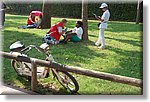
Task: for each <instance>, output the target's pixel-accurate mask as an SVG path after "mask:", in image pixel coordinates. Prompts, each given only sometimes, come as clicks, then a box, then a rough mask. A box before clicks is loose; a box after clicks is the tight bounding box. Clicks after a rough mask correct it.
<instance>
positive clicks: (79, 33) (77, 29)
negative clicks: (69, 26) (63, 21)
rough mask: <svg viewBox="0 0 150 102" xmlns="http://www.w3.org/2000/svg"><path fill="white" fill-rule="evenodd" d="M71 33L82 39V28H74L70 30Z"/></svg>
mask: <svg viewBox="0 0 150 102" xmlns="http://www.w3.org/2000/svg"><path fill="white" fill-rule="evenodd" d="M72 33H76V34H77V36H78V37H79V38H80V39H82V34H83V29H82V27H79V28H77V27H75V28H74V29H73V30H72Z"/></svg>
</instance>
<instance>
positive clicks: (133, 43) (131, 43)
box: [105, 37, 143, 47]
mask: <svg viewBox="0 0 150 102" xmlns="http://www.w3.org/2000/svg"><path fill="white" fill-rule="evenodd" d="M105 38H106V39H111V40H116V41H119V42H121V43H125V44H130V45H133V46H137V47H140V46H141V47H142V45H143V43H142V41H141V42H140V41H135V40H124V39H118V38H111V37H105Z"/></svg>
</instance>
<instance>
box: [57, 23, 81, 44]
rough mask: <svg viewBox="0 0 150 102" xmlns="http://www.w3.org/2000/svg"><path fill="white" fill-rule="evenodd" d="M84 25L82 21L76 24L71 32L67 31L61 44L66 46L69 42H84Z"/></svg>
mask: <svg viewBox="0 0 150 102" xmlns="http://www.w3.org/2000/svg"><path fill="white" fill-rule="evenodd" d="M82 25H83V23H82V22H81V21H77V22H76V27H75V28H74V29H72V30H70V31H67V32H66V33H65V35H64V39H63V40H61V41H60V43H64V44H66V43H67V41H68V40H70V41H72V42H79V41H81V40H82V35H83V28H82Z"/></svg>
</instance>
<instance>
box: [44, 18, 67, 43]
mask: <svg viewBox="0 0 150 102" xmlns="http://www.w3.org/2000/svg"><path fill="white" fill-rule="evenodd" d="M67 22H68V21H67V20H66V19H62V21H61V22H58V23H56V24H54V25H53V26H52V27H51V28H50V30H49V31H48V32H47V34H46V36H45V37H44V38H43V42H46V43H48V44H58V43H59V40H60V37H61V35H63V34H64V32H65V31H64V30H63V29H64V26H65V25H66V23H67Z"/></svg>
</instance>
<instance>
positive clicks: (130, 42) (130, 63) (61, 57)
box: [3, 14, 143, 95]
mask: <svg viewBox="0 0 150 102" xmlns="http://www.w3.org/2000/svg"><path fill="white" fill-rule="evenodd" d="M26 18H27V16H22V15H10V14H7V15H6V22H5V28H4V31H3V32H4V33H3V39H4V41H3V51H6V52H9V46H10V45H11V43H13V42H15V41H17V40H20V41H22V42H23V43H24V44H25V45H26V46H27V45H30V44H35V45H37V46H39V45H40V44H41V43H42V41H41V38H42V37H43V36H44V35H45V33H46V32H47V31H48V29H42V30H41V29H18V28H17V26H20V25H25V22H26ZM60 20H61V18H52V24H54V23H55V22H57V21H60ZM68 20H69V22H68V24H67V27H69V28H70V29H72V28H73V27H74V25H75V22H76V21H77V20H78V19H68ZM141 28H142V25H141V24H139V25H136V24H135V23H134V22H118V21H111V22H109V24H108V29H107V30H106V31H105V40H106V49H105V50H100V49H97V47H95V46H94V42H95V41H96V40H97V38H98V33H99V30H98V28H97V21H95V20H89V31H88V33H89V41H88V42H85V41H83V42H79V43H72V42H69V43H68V44H66V45H56V46H51V50H50V52H51V54H52V55H53V56H54V58H55V60H56V61H57V62H59V63H62V64H66V65H71V66H79V67H82V68H85V69H91V70H95V71H101V72H108V73H112V74H117V75H122V76H127V77H133V78H138V79H142V77H143V76H142V72H143V64H142V63H143V62H142V61H143V59H142V55H143V54H142V53H143V51H142V47H143V40H142V36H143V35H142V29H141ZM29 56H31V57H35V58H39V59H44V57H43V56H42V55H41V54H39V53H38V52H37V51H35V50H33V51H32V52H31V53H30V54H29ZM3 61H4V64H3V71H4V74H3V79H4V82H5V83H6V84H11V85H14V86H18V87H21V88H25V89H30V88H31V87H30V82H28V81H27V80H26V79H24V78H21V77H18V76H17V75H16V74H15V72H14V70H13V69H12V67H11V65H10V60H8V59H4V60H3ZM73 75H74V77H75V78H76V79H77V81H78V83H79V86H80V89H79V91H78V94H108V95H109V94H120V95H121V94H128V95H137V94H142V89H141V88H139V87H134V86H130V85H125V84H120V83H115V82H110V81H106V80H101V79H96V78H91V77H87V76H83V75H78V74H73ZM39 81H40V82H41V83H42V84H52V86H54V87H55V88H43V86H42V85H40V84H39V85H38V90H37V91H38V92H39V93H41V94H71V93H70V92H68V91H66V90H65V89H64V88H63V87H62V86H61V85H60V84H59V83H58V82H57V81H56V80H52V77H51V76H50V77H49V78H46V79H41V80H39Z"/></svg>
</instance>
